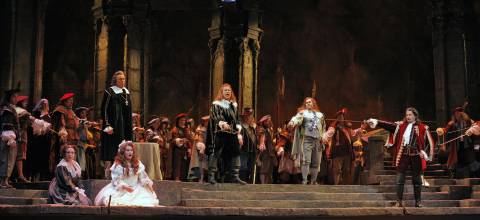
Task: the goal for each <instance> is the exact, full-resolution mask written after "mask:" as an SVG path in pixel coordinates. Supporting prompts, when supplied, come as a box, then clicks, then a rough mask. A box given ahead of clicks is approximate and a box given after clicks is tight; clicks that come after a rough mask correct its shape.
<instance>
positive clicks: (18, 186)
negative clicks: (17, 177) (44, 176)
mask: <svg viewBox="0 0 480 220" xmlns="http://www.w3.org/2000/svg"><path fill="white" fill-rule="evenodd" d="M12 185H13V187H15V188H16V189H39V190H48V186H49V185H50V181H41V182H35V183H12Z"/></svg>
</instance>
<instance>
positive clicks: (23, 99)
mask: <svg viewBox="0 0 480 220" xmlns="http://www.w3.org/2000/svg"><path fill="white" fill-rule="evenodd" d="M25 100H28V96H24V95H19V96H17V102H23V101H25Z"/></svg>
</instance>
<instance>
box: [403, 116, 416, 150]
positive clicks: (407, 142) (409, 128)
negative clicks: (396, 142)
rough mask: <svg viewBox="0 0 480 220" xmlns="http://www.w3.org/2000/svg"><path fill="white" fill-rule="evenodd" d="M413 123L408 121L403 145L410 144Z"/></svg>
mask: <svg viewBox="0 0 480 220" xmlns="http://www.w3.org/2000/svg"><path fill="white" fill-rule="evenodd" d="M413 123H414V122H412V123H408V125H407V129H405V133H403V146H406V145H408V144H410V134H411V133H412V128H413Z"/></svg>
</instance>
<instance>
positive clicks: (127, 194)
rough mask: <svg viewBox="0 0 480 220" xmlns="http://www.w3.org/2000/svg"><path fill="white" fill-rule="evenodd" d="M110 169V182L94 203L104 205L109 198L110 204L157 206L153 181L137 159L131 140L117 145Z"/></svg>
mask: <svg viewBox="0 0 480 220" xmlns="http://www.w3.org/2000/svg"><path fill="white" fill-rule="evenodd" d="M110 171H111V173H112V182H111V183H110V184H108V185H107V186H105V187H104V188H103V189H102V190H101V191H100V192H99V193H98V195H97V197H96V198H95V205H101V206H102V205H103V206H106V205H108V203H109V200H110V205H112V206H158V199H157V195H156V194H155V191H154V190H153V182H152V180H150V178H148V176H147V173H146V172H145V166H144V165H143V164H142V163H141V162H140V161H139V160H138V157H137V155H136V152H135V146H134V145H133V143H132V142H131V141H127V142H122V143H121V144H120V145H119V147H118V153H117V156H116V157H115V163H114V164H113V166H112V167H111V168H110ZM110 196H111V199H110Z"/></svg>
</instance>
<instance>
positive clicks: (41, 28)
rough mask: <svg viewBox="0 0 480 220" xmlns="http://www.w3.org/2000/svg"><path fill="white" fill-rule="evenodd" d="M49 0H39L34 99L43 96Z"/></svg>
mask: <svg viewBox="0 0 480 220" xmlns="http://www.w3.org/2000/svg"><path fill="white" fill-rule="evenodd" d="M47 4H48V0H37V11H36V17H37V18H36V32H35V44H36V49H35V74H34V83H33V101H34V102H36V101H38V100H40V98H42V91H43V54H44V51H45V14H46V11H47Z"/></svg>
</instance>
